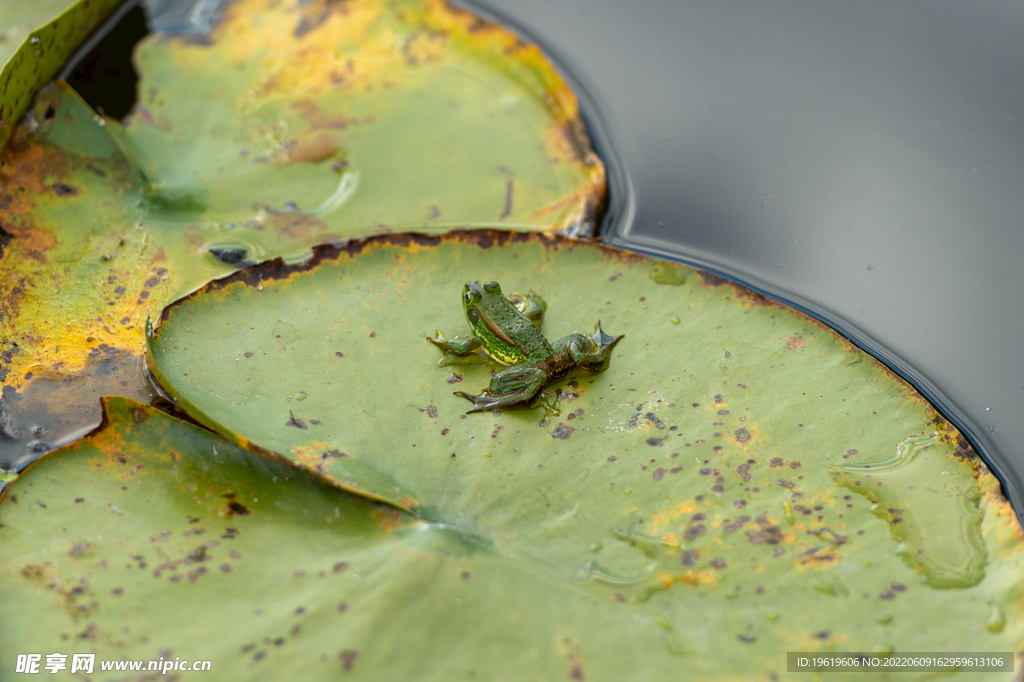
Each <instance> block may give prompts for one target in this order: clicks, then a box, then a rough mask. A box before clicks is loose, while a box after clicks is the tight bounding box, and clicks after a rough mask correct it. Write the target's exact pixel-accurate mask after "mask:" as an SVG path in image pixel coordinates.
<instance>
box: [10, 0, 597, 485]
mask: <svg viewBox="0 0 1024 682" xmlns="http://www.w3.org/2000/svg"><path fill="white" fill-rule="evenodd" d="M136 62H137V65H138V69H139V72H140V81H139V86H138V89H139V93H140V101H139V104H138V106H137V108H136V109H135V111H134V113H133V115H132V116H130V117H129V118H128V119H127V120H126V121H125V122H124V124H123V125H122V124H121V123H119V122H117V121H115V120H107V119H104V118H102V117H100V116H97V115H96V113H95V112H93V111H92V110H91V109H89V107H88V106H87V105H86V104H85V103H84V102H83V101H82V100H81V98H79V97H78V95H77V94H76V93H75V92H74V91H72V90H71V89H70V88H68V86H66V85H64V84H62V83H56V84H54V85H53V86H50V87H48V88H47V89H45V90H44V91H43V92H42V93H41V94H40V95H39V97H38V98H37V99H36V102H35V104H34V107H33V110H32V115H31V118H30V120H28V121H26V122H25V123H23V124H22V125H21V127H20V128H19V129H18V131H17V132H16V134H15V135H14V137H13V138H12V141H11V144H10V145H9V146H8V147H7V148H6V149H5V150H4V151H3V157H2V159H0V229H2V230H3V232H4V234H6V235H10V237H11V238H10V240H9V243H7V244H6V246H5V247H4V249H3V255H2V256H0V380H3V381H4V383H5V385H6V386H8V387H10V389H12V390H14V391H16V392H18V394H19V397H20V398H21V399H22V402H25V401H26V400H27V401H31V400H30V398H29V397H27V396H28V394H31V393H32V390H31V389H30V387H29V385H30V383H31V381H32V379H31V377H39V376H41V375H44V374H45V375H48V376H51V377H55V378H56V379H59V380H61V381H78V382H79V383H83V385H86V386H87V387H90V386H91V387H92V389H95V388H96V386H95V385H93V384H92V383H90V382H89V377H90V376H91V375H90V371H91V370H90V369H89V367H88V366H89V365H90V363H92V362H93V361H94V360H95V358H96V357H97V355H104V356H105V355H109V354H113V353H116V354H120V355H121V356H125V359H123V360H122V364H125V365H126V366H127V365H130V364H131V363H132V361H133V360H132V359H131V358H134V361H135V362H136V364H137V361H138V359H139V358H141V355H142V352H143V345H144V337H143V333H142V326H143V322H144V321H145V319H146V317H147V315H150V314H157V313H158V312H159V310H160V309H161V308H162V307H163V306H164V305H166V304H167V303H169V302H171V301H173V300H175V299H177V298H179V297H180V296H183V295H186V294H188V293H189V292H191V291H194V290H195V289H196V288H198V287H200V286H201V285H203V284H204V283H206V282H208V281H209V280H211V279H213V278H215V277H218V276H223V275H224V274H227V273H229V272H232V271H233V270H236V269H238V268H240V267H244V266H246V265H249V264H251V263H254V262H260V261H263V260H266V259H270V258H274V257H284V258H286V259H288V260H301V259H302V258H304V257H306V256H308V254H309V249H310V247H311V246H312V245H315V244H320V243H341V242H345V241H347V240H348V239H350V238H354V237H364V236H366V235H369V234H379V233H386V232H389V231H392V230H395V229H399V228H401V229H409V228H414V229H416V230H417V231H420V232H441V231H446V230H449V229H453V228H456V229H471V228H474V227H479V226H486V225H491V226H498V225H500V226H502V227H507V228H513V227H514V228H517V229H522V230H563V231H566V232H570V233H574V234H579V235H585V234H587V233H588V232H589V231H591V230H592V229H593V226H594V223H595V221H596V220H597V217H598V213H599V209H600V206H601V204H602V202H603V197H604V170H603V166H602V165H601V162H600V161H599V160H598V159H597V157H596V156H595V155H594V154H593V152H592V151H591V149H590V142H589V140H588V138H587V135H586V132H585V130H584V129H583V126H582V123H581V121H580V119H579V116H578V110H577V103H576V99H575V96H574V95H573V94H572V93H571V92H570V91H569V90H568V87H567V86H566V84H565V83H564V82H563V81H562V80H561V78H560V77H559V76H558V75H557V74H556V73H555V72H554V70H553V69H552V67H551V66H550V65H549V64H548V62H547V61H546V59H545V58H544V57H543V55H542V54H541V53H540V51H539V50H538V49H537V48H536V47H535V46H532V45H528V44H525V43H522V42H521V41H519V40H518V39H517V38H516V37H515V36H514V34H512V33H511V32H509V31H507V30H505V29H503V28H500V27H498V26H496V25H494V24H490V23H487V22H484V21H481V20H479V19H477V18H475V17H473V16H472V15H470V14H468V13H466V12H464V11H462V10H458V9H455V8H453V7H449V6H448V5H446V4H444V3H441V2H430V1H424V2H418V1H407V2H400V3H392V4H386V5H385V4H382V3H376V2H369V1H357V0H352V1H350V2H343V3H335V2H298V1H297V0H295V1H292V2H283V3H265V2H252V1H250V2H244V1H240V2H235V3H231V4H230V5H229V6H228V7H226V8H224V11H223V17H222V19H221V20H220V22H219V23H218V25H217V27H216V28H215V30H214V31H213V32H212V33H211V34H210V35H209V36H208V37H203V38H199V37H196V36H194V35H190V36H179V37H173V36H158V35H154V36H150V37H149V38H147V39H146V40H144V41H143V42H142V43H141V44H140V46H139V48H138V50H137V52H136ZM33 89H34V88H33ZM143 378H144V377H136V378H135V379H134V380H131V381H130V383H133V384H140V385H141V384H144V383H145V382H144V381H142V379H143ZM37 392H38V391H37ZM127 394H128V395H130V396H131V397H135V398H139V399H144V398H145V397H146V395H145V387H143V388H142V389H140V390H139V391H136V392H134V393H133V392H127ZM7 400H8V399H7V398H5V401H7ZM33 409H34V410H35V411H36V412H40V411H43V410H45V409H46V406H45V405H44V404H42V403H38V404H37V405H36V406H35V407H34V408H33ZM93 425H95V421H92V422H84V423H81V424H78V427H79V430H81V429H82V428H89V427H91V426H93ZM22 426H23V427H25V428H27V427H28V426H29V425H28V424H24V425H22ZM46 427H47V428H48V429H50V430H51V431H56V430H60V429H59V426H58V425H57V424H47V425H46ZM19 428H21V427H19ZM20 447H21V446H20V445H18V446H17V447H16V448H15V449H16V450H17V452H15V453H14V454H12V455H9V456H4V457H3V459H4V460H6V462H5V463H6V464H7V465H8V466H15V467H18V466H21V464H22V463H23V462H24V461H26V458H31V456H32V453H29V452H27V451H24V450H23V449H18V448H20Z"/></svg>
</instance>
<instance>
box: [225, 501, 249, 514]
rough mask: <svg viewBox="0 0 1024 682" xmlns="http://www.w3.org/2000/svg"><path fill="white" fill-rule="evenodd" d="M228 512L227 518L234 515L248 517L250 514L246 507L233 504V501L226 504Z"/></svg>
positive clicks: (240, 504) (237, 503) (239, 503)
mask: <svg viewBox="0 0 1024 682" xmlns="http://www.w3.org/2000/svg"><path fill="white" fill-rule="evenodd" d="M228 510H229V513H228V516H232V515H234V514H238V515H239V516H248V515H249V513H250V512H249V508H248V507H246V506H245V505H244V504H242V503H241V502H235V501H234V500H232V501H231V502H228Z"/></svg>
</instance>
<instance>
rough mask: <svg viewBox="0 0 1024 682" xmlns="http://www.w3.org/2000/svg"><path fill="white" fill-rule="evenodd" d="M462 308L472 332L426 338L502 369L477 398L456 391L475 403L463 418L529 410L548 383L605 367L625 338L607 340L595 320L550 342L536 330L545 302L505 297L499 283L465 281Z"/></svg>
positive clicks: (607, 337)
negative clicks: (590, 329) (586, 329)
mask: <svg viewBox="0 0 1024 682" xmlns="http://www.w3.org/2000/svg"><path fill="white" fill-rule="evenodd" d="M462 307H463V311H464V312H465V315H466V321H467V322H469V327H470V329H471V330H472V334H471V335H470V336H466V337H462V338H460V337H458V336H456V337H454V338H451V339H445V338H444V337H443V336H442V335H441V332H440V330H439V331H438V332H437V335H436V336H435V337H429V336H428V337H427V340H428V341H430V342H431V343H433V344H434V345H435V346H437V347H438V348H440V349H441V350H443V351H445V352H446V353H454V354H455V355H469V354H470V353H475V352H477V351H481V350H482V351H483V352H484V353H485V354H486V355H487V356H488V357H490V358H491V359H493V360H494V361H495V362H497V363H498V364H500V365H504V366H506V369H503V370H501V371H499V372H498V373H496V374H494V375H493V376H492V377H491V382H490V384H489V385H488V386H487V388H486V389H484V390H483V391H482V392H481V393H480V394H479V395H473V394H470V393H466V392H465V391H455V395H457V396H459V397H461V398H465V399H466V400H469V401H470V402H471V403H473V406H472V407H471V408H470V409H469V410H467V412H466V413H467V414H471V413H474V412H485V411H497V410H507V409H528V408H531V407H534V406H535V405H536V404H537V401H538V400H539V399H540V396H541V391H542V390H543V389H544V387H545V386H546V385H547V384H549V383H550V382H552V381H555V380H557V379H560V378H562V377H565V376H566V375H567V374H569V373H570V372H572V371H574V370H576V369H583V370H586V371H587V372H590V373H592V374H597V373H599V372H603V371H604V370H606V369H607V368H608V363H609V360H610V358H611V352H612V349H613V348H614V347H615V344H617V343H618V342H619V341H620V340H621V339H622V338H623V337H624V336H625V334H622V335H619V336H609V335H608V334H605V333H604V331H603V330H602V329H601V321H600V320H598V321H597V324H596V325H595V327H594V333H593V334H581V333H579V332H576V333H573V334H569V335H568V336H565V337H563V338H561V339H559V340H557V341H555V342H554V343H549V342H548V340H547V339H546V338H544V335H543V334H542V333H541V331H540V326H541V323H542V321H543V317H544V313H545V311H546V310H547V303H546V302H545V301H544V299H543V298H541V297H540V296H538V295H536V294H533V293H532V292H531V293H530V294H529V295H527V296H521V295H519V294H512V295H510V296H508V297H506V296H505V295H504V294H503V293H502V292H501V286H500V285H499V284H498V283H497V282H487V283H485V284H480V283H479V282H467V283H466V285H465V286H464V287H463V289H462Z"/></svg>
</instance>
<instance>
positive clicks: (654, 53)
mask: <svg viewBox="0 0 1024 682" xmlns="http://www.w3.org/2000/svg"><path fill="white" fill-rule="evenodd" d="M140 5H141V6H145V7H147V10H148V11H149V13H150V24H151V25H152V26H155V27H156V28H158V29H163V30H167V31H170V32H180V31H187V30H193V29H197V30H202V29H203V28H205V27H207V26H208V25H209V22H210V21H211V17H212V15H213V10H214V9H215V7H216V5H217V3H216V2H212V1H211V0H199V1H198V2H195V1H194V0H185V1H178V0H147V2H145V3H135V6H140ZM473 7H474V8H475V9H477V10H478V11H481V13H483V14H485V15H488V14H489V15H491V16H493V17H495V18H498V19H500V20H502V21H504V22H505V23H507V24H510V25H512V26H513V27H515V28H517V29H518V30H520V31H521V32H522V33H523V34H524V35H525V36H526V37H528V38H530V39H533V40H536V41H537V42H539V43H540V44H541V45H542V46H543V47H544V49H545V50H546V51H547V52H548V54H550V55H551V56H552V57H553V58H554V60H555V61H556V62H557V63H558V64H559V66H560V68H561V69H562V70H563V72H564V73H565V75H566V76H567V77H568V78H569V79H570V80H571V81H573V82H574V84H575V85H576V87H577V90H578V92H580V94H581V98H582V101H583V109H584V114H585V115H586V117H587V119H588V122H589V124H590V127H591V132H592V135H593V136H594V138H595V141H596V143H597V146H598V148H599V151H600V152H601V154H602V156H603V157H604V158H605V160H606V163H607V165H608V167H609V178H610V185H611V204H610V210H609V213H608V215H607V217H606V219H605V223H604V225H603V228H602V236H603V238H604V240H605V241H606V242H608V243H610V244H613V245H616V246H621V247H624V248H628V249H633V250H637V251H642V252H646V253H653V254H658V255H663V256H667V257H671V258H675V259H678V260H682V261H685V262H687V263H690V264H694V265H697V266H700V267H703V268H705V269H709V270H711V271H714V272H716V273H719V274H721V275H724V276H726V277H729V278H731V279H734V280H737V281H739V282H742V283H743V284H745V285H746V286H748V287H751V288H754V289H756V290H759V291H761V292H764V293H767V294H769V295H771V296H773V297H775V298H779V299H781V300H784V301H786V302H788V303H790V304H792V305H794V306H796V307H798V308H800V309H803V310H805V311H807V312H809V313H810V314H812V315H814V316H815V317H818V318H819V319H822V320H824V321H825V322H827V323H828V324H829V325H831V326H833V327H835V328H836V329H838V330H840V331H841V332H842V333H843V334H845V335H846V336H847V337H849V338H850V339H852V340H853V341H855V342H856V343H857V344H858V345H860V346H861V347H863V348H865V349H866V350H868V351H870V352H871V353H872V354H874V355H876V356H877V357H879V358H881V359H883V360H884V361H885V362H886V363H887V364H889V366H890V367H892V368H893V369H895V370H896V371H897V372H899V373H900V374H901V375H903V376H904V377H905V378H907V379H909V380H910V381H911V383H913V384H914V385H915V386H917V387H918V388H919V389H920V390H921V391H922V392H923V393H924V394H925V395H926V396H927V397H928V398H929V399H930V400H932V402H933V403H934V404H935V405H936V406H938V407H939V409H940V410H941V411H942V412H943V413H944V414H946V416H947V417H949V418H950V419H951V420H952V421H954V423H956V424H957V426H958V427H960V428H961V430H963V431H964V433H965V434H966V435H967V436H968V437H969V438H970V439H971V441H972V442H973V443H974V444H975V446H976V447H977V448H978V450H979V451H980V452H981V453H982V454H983V456H984V457H985V459H986V461H987V462H988V463H989V465H990V466H991V467H992V468H993V469H994V471H995V472H996V473H997V475H998V476H999V477H1000V479H1001V480H1002V481H1003V483H1004V486H1005V489H1006V493H1007V495H1008V497H1009V498H1010V499H1011V501H1012V502H1013V503H1014V506H1015V508H1016V509H1018V510H1019V509H1021V508H1022V502H1024V497H1022V493H1024V487H1022V485H1024V456H1022V450H1021V447H1020V443H1021V442H1022V441H1024V426H1022V425H1021V421H1020V420H1018V419H1014V415H1021V414H1024V362H1022V361H1021V359H1020V348H1022V347H1024V268H1021V267H1020V265H1019V260H1020V254H1022V253H1024V230H1022V229H1021V221H1022V217H1024V191H1022V190H1024V134H1022V133H1024V127H1022V126H1024V43H1021V41H1020V40H1019V36H1020V35H1021V34H1022V33H1024V6H1021V5H1019V4H1014V3H1000V2H995V1H986V2H978V3H972V4H971V5H969V6H965V5H958V4H954V3H934V2H932V3H925V2H908V3H902V4H899V5H891V4H889V3H882V2H864V3H855V4H849V5H828V6H823V5H819V4H816V3H810V2H798V1H791V0H770V1H768V2H760V3H743V2H734V1H732V0H724V1H721V2H716V3H711V4H707V3H679V2H668V1H666V2H646V3H642V4H640V5H635V4H628V3H616V2H611V1H610V0H592V1H589V2H584V1H583V0H564V1H562V2H558V3H552V2H550V1H546V0H515V2H512V1H511V0H479V2H477V3H474V4H473ZM123 16H124V17H125V18H126V19H125V21H124V22H122V23H121V28H120V29H118V30H119V31H121V33H115V34H114V35H113V36H112V40H113V41H114V42H120V43H121V44H122V45H124V46H125V49H127V46H128V45H130V44H131V42H132V41H133V40H136V39H137V38H138V37H141V30H142V28H141V26H140V23H139V19H140V17H141V12H140V11H138V10H131V9H128V10H126V11H125V12H124V13H123ZM82 56H84V55H80V57H82ZM121 59H123V56H122V57H121ZM110 70H111V69H110V68H109V65H106V64H105V63H101V62H97V63H95V64H93V65H92V70H91V71H88V72H84V73H83V72H81V70H80V69H79V72H78V73H77V74H76V69H75V68H69V69H68V70H67V71H66V74H67V75H69V76H72V80H74V79H75V78H77V79H78V82H77V83H76V86H77V87H79V89H80V90H82V91H83V94H86V93H85V90H88V89H89V88H90V87H95V85H96V82H94V80H93V76H95V74H97V73H101V72H102V73H109V72H110ZM121 76H122V77H125V76H128V75H127V74H125V73H122V74H121ZM106 82H107V83H109V84H110V85H111V90H120V91H121V92H124V91H125V90H126V86H125V83H126V82H127V83H129V84H128V86H127V88H128V89H130V76H128V80H127V81H125V80H109V81H106ZM109 106H111V107H114V105H113V104H111V105H109ZM120 106H123V104H122V105H120ZM108 113H111V114H113V115H118V114H121V113H123V112H122V111H118V110H116V109H115V110H113V111H110V112H108ZM137 388H138V392H139V393H140V396H141V394H142V393H145V392H146V391H148V390H150V389H149V387H146V386H139V387H137ZM23 435H24V436H25V438H24V439H23V440H24V441H25V442H18V443H0V445H3V446H4V447H6V448H7V449H8V450H10V452H6V451H5V452H0V460H5V461H13V460H15V459H17V457H15V455H16V454H17V453H15V450H17V451H18V452H22V450H23V449H24V448H25V447H31V443H29V442H28V441H30V440H31V435H30V434H27V433H26V434H23ZM0 440H2V439H0ZM0 463H3V462H0Z"/></svg>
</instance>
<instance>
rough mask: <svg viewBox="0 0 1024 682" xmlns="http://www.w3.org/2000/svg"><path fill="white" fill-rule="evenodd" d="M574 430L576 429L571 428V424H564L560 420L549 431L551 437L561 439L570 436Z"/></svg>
mask: <svg viewBox="0 0 1024 682" xmlns="http://www.w3.org/2000/svg"><path fill="white" fill-rule="evenodd" d="M575 430H576V429H574V428H572V427H571V426H566V425H565V424H563V423H562V422H558V426H556V427H555V428H554V429H552V431H551V437H552V438H560V439H561V440H565V439H566V438H568V437H569V436H571V435H572V432H573V431H575Z"/></svg>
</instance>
